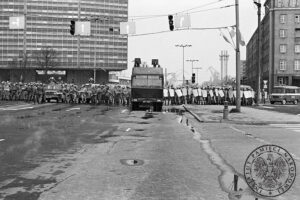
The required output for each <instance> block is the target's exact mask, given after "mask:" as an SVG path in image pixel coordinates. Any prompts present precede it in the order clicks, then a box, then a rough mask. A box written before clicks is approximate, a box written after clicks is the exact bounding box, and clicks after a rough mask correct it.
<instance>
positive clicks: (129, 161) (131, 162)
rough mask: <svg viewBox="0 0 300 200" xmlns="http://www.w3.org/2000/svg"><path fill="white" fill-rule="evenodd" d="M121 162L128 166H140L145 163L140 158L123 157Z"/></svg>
mask: <svg viewBox="0 0 300 200" xmlns="http://www.w3.org/2000/svg"><path fill="white" fill-rule="evenodd" d="M120 162H121V163H122V164H123V165H127V166H140V165H143V164H144V161H143V160H139V159H121V160H120Z"/></svg>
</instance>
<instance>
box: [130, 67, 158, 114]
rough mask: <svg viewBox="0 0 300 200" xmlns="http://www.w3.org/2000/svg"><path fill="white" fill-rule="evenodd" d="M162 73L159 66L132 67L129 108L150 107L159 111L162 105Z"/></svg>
mask: <svg viewBox="0 0 300 200" xmlns="http://www.w3.org/2000/svg"><path fill="white" fill-rule="evenodd" d="M163 86H164V74H163V69H162V68H160V67H139V65H135V67H133V68H132V75H131V108H132V110H140V109H147V108H148V109H151V110H152V111H158V112H160V111H161V110H162V105H163V88H164V87H163Z"/></svg>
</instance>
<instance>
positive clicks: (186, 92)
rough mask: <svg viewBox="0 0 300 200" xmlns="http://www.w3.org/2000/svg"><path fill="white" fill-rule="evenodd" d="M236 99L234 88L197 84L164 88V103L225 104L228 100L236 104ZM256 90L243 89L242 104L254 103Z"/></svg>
mask: <svg viewBox="0 0 300 200" xmlns="http://www.w3.org/2000/svg"><path fill="white" fill-rule="evenodd" d="M235 99H236V91H235V90H234V88H231V87H230V88H229V87H228V88H224V87H197V86H179V87H172V86H169V87H166V88H164V104H165V105H179V104H199V105H206V104H208V105H210V104H224V101H228V102H229V104H231V105H234V104H235ZM254 99H255V92H254V91H253V90H252V89H249V88H243V89H242V90H241V104H242V105H244V106H248V105H253V104H254Z"/></svg>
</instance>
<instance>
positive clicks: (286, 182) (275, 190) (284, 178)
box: [244, 145, 296, 197]
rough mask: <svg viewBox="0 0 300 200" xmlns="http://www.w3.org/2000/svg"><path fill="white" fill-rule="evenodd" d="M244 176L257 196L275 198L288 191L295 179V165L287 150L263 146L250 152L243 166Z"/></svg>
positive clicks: (274, 146)
mask: <svg viewBox="0 0 300 200" xmlns="http://www.w3.org/2000/svg"><path fill="white" fill-rule="evenodd" d="M244 176H245V180H246V182H247V184H248V185H249V187H250V188H251V189H252V190H253V191H254V192H255V193H257V194H259V195H262V196H267V197H275V196H278V195H281V194H283V193H285V192H286V191H288V190H289V189H290V187H291V186H292V185H293V183H294V181H295V178H296V164H295V161H294V159H293V158H292V156H291V155H290V154H289V152H288V151H287V150H285V149H284V148H282V147H280V146H277V145H263V146H260V147H258V148H256V149H255V150H254V151H252V152H251V153H250V154H249V156H248V157H247V160H246V162H245V165H244Z"/></svg>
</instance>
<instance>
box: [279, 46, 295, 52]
mask: <svg viewBox="0 0 300 200" xmlns="http://www.w3.org/2000/svg"><path fill="white" fill-rule="evenodd" d="M294 50H295V53H300V44H295V48H294ZM279 52H280V53H286V52H287V45H286V44H280V45H279Z"/></svg>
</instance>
